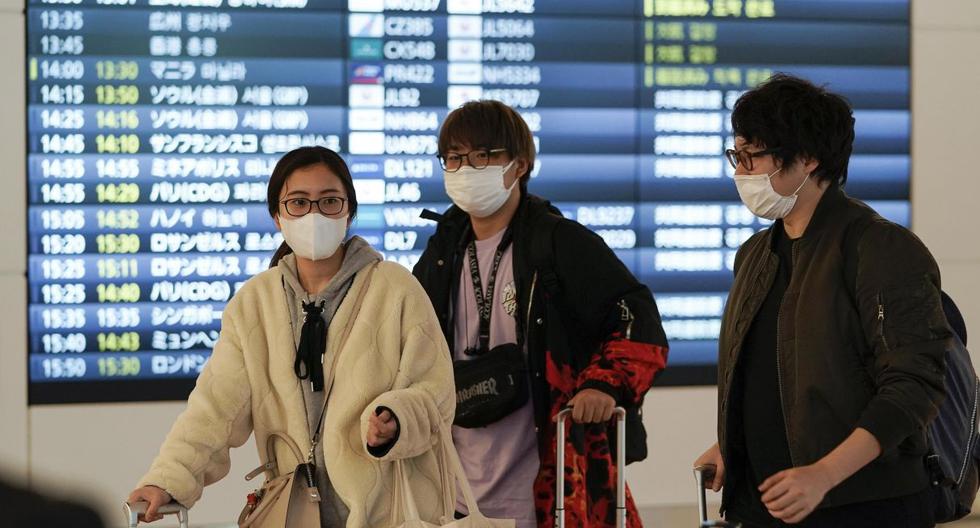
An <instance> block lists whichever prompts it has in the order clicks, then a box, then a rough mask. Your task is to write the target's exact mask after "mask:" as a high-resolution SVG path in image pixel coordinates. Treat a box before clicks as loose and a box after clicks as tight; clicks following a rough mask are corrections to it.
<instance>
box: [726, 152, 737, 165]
mask: <svg viewBox="0 0 980 528" xmlns="http://www.w3.org/2000/svg"><path fill="white" fill-rule="evenodd" d="M725 159H727V160H728V164H729V165H731V166H732V168H733V169H734V168H736V167H737V166H738V160H737V159H736V158H735V151H734V150H732V149H728V150H726V151H725Z"/></svg>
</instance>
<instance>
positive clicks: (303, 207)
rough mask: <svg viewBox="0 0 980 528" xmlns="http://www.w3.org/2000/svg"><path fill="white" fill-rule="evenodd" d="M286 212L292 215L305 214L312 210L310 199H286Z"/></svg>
mask: <svg viewBox="0 0 980 528" xmlns="http://www.w3.org/2000/svg"><path fill="white" fill-rule="evenodd" d="M286 212H287V213H289V214H290V215H292V216H303V215H305V214H306V213H308V212H310V201H309V200H307V199H306V198H294V199H292V200H286Z"/></svg>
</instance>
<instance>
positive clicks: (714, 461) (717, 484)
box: [694, 442, 725, 493]
mask: <svg viewBox="0 0 980 528" xmlns="http://www.w3.org/2000/svg"><path fill="white" fill-rule="evenodd" d="M699 466H714V467H715V470H714V474H711V473H705V475H704V476H705V477H706V478H708V479H710V480H705V481H704V487H705V488H709V489H711V491H714V492H715V493H717V492H719V491H721V487H722V486H724V485H725V461H724V460H723V459H722V458H721V448H720V447H718V443H717V442H715V445H713V446H711V447H709V448H708V450H707V451H705V452H704V454H702V455H701V456H699V457H698V459H697V460H695V461H694V467H699Z"/></svg>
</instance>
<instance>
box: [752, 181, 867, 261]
mask: <svg viewBox="0 0 980 528" xmlns="http://www.w3.org/2000/svg"><path fill="white" fill-rule="evenodd" d="M847 204H848V198H847V194H846V193H845V192H844V189H842V188H841V186H840V185H838V184H837V183H836V182H835V183H831V184H830V187H827V190H826V191H824V193H823V196H821V197H820V201H819V202H817V208H816V209H814V211H813V216H812V217H811V218H810V223H809V224H807V226H806V230H805V231H804V232H803V236H802V237H800V238H801V239H806V238H814V237H815V236H816V235H819V234H820V233H822V232H823V231H824V230H826V229H827V227H828V226H830V225H834V224H835V223H837V221H838V220H840V216H841V213H842V212H843V211H845V210H846V209H847ZM782 229H783V220H782V219H781V218H780V219H779V220H776V222H774V223H773V226H772V229H770V231H769V232H770V238H769V247H770V249H773V250H774V249H775V244H776V238H777V237H775V236H772V234H774V233H778V232H779V231H781V230H782Z"/></svg>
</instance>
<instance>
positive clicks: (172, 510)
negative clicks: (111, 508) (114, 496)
mask: <svg viewBox="0 0 980 528" xmlns="http://www.w3.org/2000/svg"><path fill="white" fill-rule="evenodd" d="M149 506H150V503H148V502H146V501H138V502H134V503H132V504H130V503H128V502H126V503H124V504H123V515H125V516H126V522H128V523H129V524H128V525H127V526H129V528H136V525H137V523H139V516H140V514H143V513H146V508H148V507H149ZM157 511H159V512H160V513H161V514H163V515H176V516H177V521H178V522H179V523H180V528H187V508H185V507H184V506H183V505H182V504H180V503H179V502H176V501H174V502H170V503H168V504H164V505H163V506H160V509H159V510H157Z"/></svg>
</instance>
